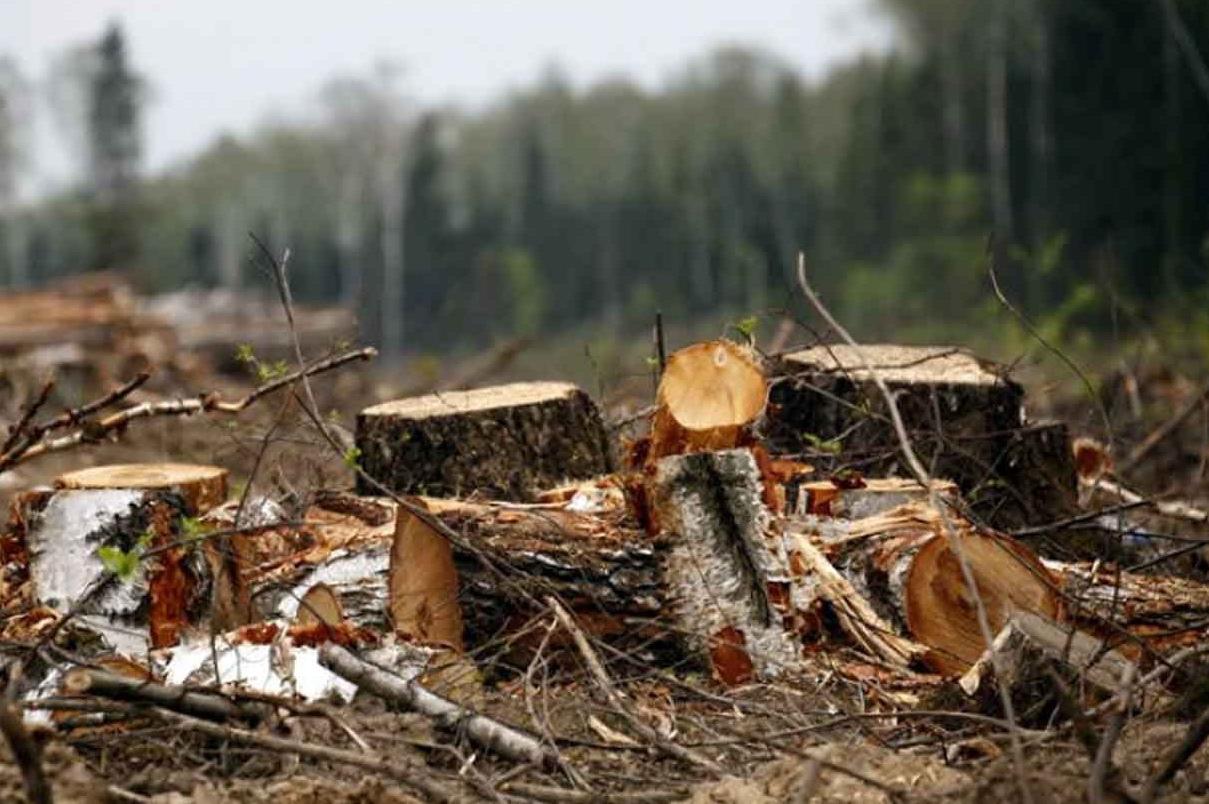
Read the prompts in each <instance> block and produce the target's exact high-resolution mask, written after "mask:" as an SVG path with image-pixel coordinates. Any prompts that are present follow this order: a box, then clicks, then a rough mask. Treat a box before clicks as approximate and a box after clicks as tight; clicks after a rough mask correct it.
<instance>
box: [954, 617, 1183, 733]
mask: <svg viewBox="0 0 1209 804" xmlns="http://www.w3.org/2000/svg"><path fill="white" fill-rule="evenodd" d="M1131 664H1132V662H1131V661H1130V660H1129V659H1128V658H1127V657H1126V656H1125V655H1124V654H1122V653H1120V652H1118V651H1115V650H1112V649H1110V648H1108V646H1107V644H1106V643H1105V641H1104V640H1102V639H1098V638H1096V637H1094V636H1092V635H1091V634H1088V633H1085V632H1083V631H1079V630H1077V629H1076V628H1074V627H1073V626H1071V625H1068V624H1065V623H1058V622H1054V621H1052V620H1048V619H1046V618H1044V617H1039V616H1037V615H1035V614H1030V613H1028V612H1023V611H1018V612H1015V613H1014V614H1013V615H1012V616H1011V618H1009V620H1008V622H1007V624H1006V625H1004V627H1003V630H1002V631H1000V632H999V634H998V636H996V637H995V641H994V643H992V646H991V648H990V649H988V650H987V651H986V652H984V653H983V655H982V656H981V657H979V659H978V661H977V662H975V663H974V664H973V665H972V666H971V667H970V669H969V670H967V671H966V673H965V675H963V676H962V677H961V679H960V680H959V682H958V683H959V685H960V686H961V689H962V690H963V691H964V692H965V694H966V695H968V696H970V697H971V698H973V699H975V701H977V705H978V708H979V709H980V710H981V711H983V712H986V713H987V714H992V715H999V716H1001V715H1003V714H1004V713H1003V703H1002V699H1001V696H1000V691H999V685H1000V684H1002V685H1004V686H1005V687H1006V688H1007V690H1008V691H1009V694H1010V695H1011V699H1012V707H1013V710H1014V711H1015V713H1016V717H1017V718H1018V719H1019V722H1021V723H1022V724H1023V725H1026V726H1044V725H1047V724H1048V722H1049V720H1050V718H1051V717H1052V715H1053V713H1054V712H1055V710H1057V709H1058V708H1059V706H1060V701H1059V700H1058V698H1057V697H1056V695H1055V693H1056V692H1057V690H1056V689H1055V687H1054V682H1053V679H1052V678H1051V677H1050V671H1051V670H1054V671H1057V672H1059V673H1061V674H1062V675H1063V676H1065V677H1066V678H1067V681H1068V685H1069V687H1070V688H1071V689H1072V690H1075V691H1076V692H1078V693H1079V694H1081V696H1082V700H1081V701H1080V704H1081V705H1082V706H1083V707H1084V708H1086V707H1088V706H1090V705H1092V704H1094V703H1096V702H1097V700H1102V699H1103V698H1104V697H1105V696H1106V695H1109V694H1114V693H1117V692H1119V691H1120V688H1121V680H1122V678H1124V677H1125V675H1126V674H1127V673H1128V672H1129V667H1130V665H1131ZM997 672H998V674H997ZM1145 692H1148V693H1149V692H1150V691H1145ZM1153 694H1154V695H1155V697H1156V699H1157V700H1158V701H1165V700H1169V697H1168V696H1166V695H1165V694H1164V693H1162V692H1161V691H1154V692H1153ZM1134 701H1135V702H1138V703H1143V701H1142V699H1141V691H1140V692H1139V693H1137V694H1135V696H1134Z"/></svg>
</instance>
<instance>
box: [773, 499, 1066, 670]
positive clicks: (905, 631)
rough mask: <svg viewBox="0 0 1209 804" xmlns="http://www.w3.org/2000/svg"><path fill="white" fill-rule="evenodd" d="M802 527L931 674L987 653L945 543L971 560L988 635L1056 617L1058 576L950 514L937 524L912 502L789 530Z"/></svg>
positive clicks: (935, 515)
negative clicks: (1027, 617)
mask: <svg viewBox="0 0 1209 804" xmlns="http://www.w3.org/2000/svg"><path fill="white" fill-rule="evenodd" d="M946 521H947V525H946ZM803 526H805V527H806V528H807V529H808V531H810V530H811V529H812V532H808V535H809V536H811V537H812V538H813V539H814V540H815V541H816V542H818V543H819V544H820V545H821V546H822V549H823V550H824V552H825V553H829V554H830V555H831V557H832V560H833V562H834V563H835V565H836V566H837V568H839V569H840V570H841V571H842V572H843V573H844V575H845V577H847V578H848V579H849V580H850V581H851V582H852V584H853V586H854V588H855V589H856V590H857V591H858V592H859V593H860V594H861V595H862V596H863V597H864V599H866V600H868V601H869V602H870V603H871V604H872V605H873V607H874V609H875V610H876V611H877V612H878V614H879V615H880V616H881V617H882V619H883V620H885V621H886V622H888V623H891V624H893V625H894V627H895V630H896V632H897V633H898V634H899V635H901V636H906V637H909V638H910V639H912V640H914V641H915V642H919V643H921V644H923V645H925V646H926V647H927V648H928V649H929V650H928V653H927V655H926V656H925V657H924V661H925V662H926V664H927V665H928V666H929V667H931V668H932V669H934V670H935V671H937V672H940V673H944V674H958V673H963V672H965V670H966V669H968V668H969V666H970V665H971V664H972V663H973V662H975V661H976V660H977V659H978V657H979V656H980V655H982V653H983V651H984V650H985V649H986V647H987V642H986V639H985V638H984V635H983V633H982V630H981V628H980V627H979V623H978V618H977V609H976V607H975V603H974V600H973V598H972V597H971V595H970V591H969V589H968V587H967V585H966V582H965V577H964V575H963V573H962V568H961V564H960V562H959V560H958V557H957V555H956V554H955V553H954V552H953V550H952V549H951V548H950V538H952V539H955V540H957V542H958V543H959V544H960V548H961V552H962V554H963V555H964V557H965V560H966V561H967V562H968V563H969V566H970V570H971V572H972V574H973V577H974V580H975V585H976V587H977V589H978V592H979V595H980V597H981V599H982V602H983V605H984V606H985V609H986V614H987V619H988V620H989V622H990V626H991V629H992V632H993V633H998V631H999V630H1000V629H1001V628H1002V627H1003V625H1004V623H1006V622H1007V619H1008V617H1009V616H1010V615H1011V614H1012V613H1013V612H1015V611H1027V612H1033V613H1036V614H1040V615H1042V616H1045V617H1049V618H1051V619H1055V618H1057V617H1058V615H1059V612H1060V609H1061V606H1060V597H1059V595H1058V593H1057V591H1056V590H1057V588H1058V586H1057V579H1056V578H1054V577H1053V576H1052V575H1051V574H1050V572H1049V571H1048V570H1047V569H1046V568H1045V566H1044V565H1043V564H1042V563H1041V561H1040V560H1039V559H1037V558H1036V557H1035V556H1034V555H1033V554H1032V553H1031V552H1030V551H1029V550H1028V549H1027V548H1026V547H1024V546H1023V545H1021V544H1020V543H1018V542H1016V541H1015V540H1013V539H1010V538H1008V537H1006V536H1002V535H1000V534H996V533H991V532H986V531H980V530H977V529H975V528H974V527H973V526H972V525H971V524H970V523H969V522H967V521H965V520H963V519H961V518H960V517H958V516H957V515H956V514H955V513H953V512H946V513H945V514H944V515H943V518H942V515H941V513H940V512H938V511H936V510H935V509H932V508H929V507H928V506H925V505H922V504H909V505H905V506H902V507H901V508H897V509H894V510H892V511H888V512H885V513H883V514H880V515H878V516H875V517H872V518H870V519H867V520H857V521H854V522H846V521H843V520H828V519H821V518H817V519H815V520H813V522H812V521H810V518H809V517H807V518H804V519H803V520H802V521H801V522H800V523H798V524H795V526H794V527H803Z"/></svg>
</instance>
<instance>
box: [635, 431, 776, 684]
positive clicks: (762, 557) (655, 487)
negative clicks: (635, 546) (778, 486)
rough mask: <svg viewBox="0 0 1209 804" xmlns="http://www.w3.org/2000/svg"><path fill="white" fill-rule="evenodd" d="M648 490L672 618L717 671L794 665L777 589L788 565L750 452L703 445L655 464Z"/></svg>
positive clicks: (762, 672) (746, 673) (735, 675)
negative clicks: (662, 545)
mask: <svg viewBox="0 0 1209 804" xmlns="http://www.w3.org/2000/svg"><path fill="white" fill-rule="evenodd" d="M648 497H649V499H650V501H651V505H652V509H653V511H654V519H655V521H656V522H657V523H658V527H659V529H660V531H661V532H662V533H664V534H665V535H666V536H667V538H668V549H667V553H666V555H665V557H664V560H663V565H664V571H663V576H664V584H665V586H666V587H667V590H668V595H669V596H670V598H671V601H672V605H671V610H670V611H669V612H668V615H669V616H670V617H671V619H672V621H673V622H674V623H675V624H676V626H677V628H678V630H679V632H680V634H681V638H682V640H683V641H684V642H685V644H686V646H687V647H688V649H689V651H690V652H691V653H693V654H695V655H698V656H702V657H708V660H709V664H710V666H711V668H712V670H713V672H714V674H715V675H716V676H717V677H718V678H719V679H720V680H722V681H723V682H725V683H728V684H738V683H742V682H745V681H748V680H751V679H752V678H754V677H760V678H769V677H775V676H777V675H779V674H780V673H781V672H782V671H783V670H785V669H787V668H792V667H794V666H796V664H797V662H798V657H799V650H800V645H798V644H796V643H795V641H794V640H793V639H791V638H790V636H789V635H788V633H787V632H786V631H785V629H784V627H783V625H782V617H781V613H780V611H779V609H778V607H777V606H776V605H775V602H774V599H773V593H772V591H771V589H772V588H775V587H773V586H772V584H774V583H778V582H779V581H781V580H783V579H782V574H781V572H780V570H781V569H782V568H783V567H784V565H785V562H784V561H783V560H781V559H780V558H779V556H778V544H777V541H776V540H775V539H772V538H770V536H771V534H770V532H769V529H770V526H771V516H770V514H769V512H768V510H767V508H765V506H764V501H763V489H762V486H761V480H760V470H759V468H758V466H757V465H756V460H755V457H754V456H753V455H752V453H751V451H750V450H742V449H738V450H726V451H723V452H699V453H694V454H691V455H677V456H671V457H668V458H664V459H662V460H661V461H659V463H658V464H656V468H655V475H654V477H653V478H652V479H651V481H650V484H649V491H648Z"/></svg>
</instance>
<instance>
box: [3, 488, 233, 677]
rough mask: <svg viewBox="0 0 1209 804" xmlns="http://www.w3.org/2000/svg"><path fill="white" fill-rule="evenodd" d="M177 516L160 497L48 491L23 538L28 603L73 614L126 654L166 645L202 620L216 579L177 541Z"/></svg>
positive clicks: (172, 499) (175, 505)
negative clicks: (72, 612) (24, 540)
mask: <svg viewBox="0 0 1209 804" xmlns="http://www.w3.org/2000/svg"><path fill="white" fill-rule="evenodd" d="M183 514H184V512H183V510H182V508H181V503H180V497H178V496H176V495H172V494H165V493H163V492H149V491H138V490H70V491H60V492H56V493H55V494H53V495H52V496H51V497H50V498H49V500H47V502H46V504H45V507H44V508H43V509H42V510H41V511H40V512H38V513H37V515H36V516H35V518H34V520H33V521H32V522H31V523H30V525H29V529H28V531H27V533H26V550H27V551H28V555H29V574H30V580H31V594H32V597H33V600H34V601H35V602H36V603H38V604H40V605H45V606H47V607H49V608H51V609H53V610H54V611H57V612H59V613H60V614H66V613H67V612H69V611H72V610H74V609H76V608H79V619H80V620H81V623H82V624H83V625H86V626H87V627H88V628H91V629H93V630H96V631H98V632H100V633H101V634H102V635H103V636H104V637H105V638H106V640H107V641H108V642H109V644H110V645H111V646H112V647H113V648H116V649H117V650H119V651H121V652H124V653H127V654H130V655H142V654H143V653H145V652H146V650H147V647H148V644H150V646H151V647H155V648H159V647H166V646H168V645H173V644H175V643H176V642H177V641H178V640H179V638H180V637H181V635H182V633H183V632H184V631H185V630H186V629H188V628H190V627H193V626H197V625H199V624H200V623H201V622H202V621H203V620H205V619H206V615H207V613H208V610H209V600H210V597H209V593H210V589H211V584H212V583H214V582H215V580H216V579H215V578H214V576H213V574H212V571H211V564H210V562H209V561H207V560H206V558H205V557H204V556H203V551H201V550H198V549H195V547H194V546H192V545H187V544H178V543H177V542H179V541H180V534H181V529H180V518H181V517H182V516H183ZM153 551H154V556H153V557H149V556H148V554H149V553H152V552H153ZM107 564H108V565H109V566H106V565H107ZM111 569H112V570H114V575H116V576H118V577H110V570H111ZM107 578H108V580H106V579H107Z"/></svg>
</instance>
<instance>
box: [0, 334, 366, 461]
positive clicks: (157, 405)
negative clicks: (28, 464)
mask: <svg viewBox="0 0 1209 804" xmlns="http://www.w3.org/2000/svg"><path fill="white" fill-rule="evenodd" d="M377 354H378V352H377V350H376V349H373V348H371V347H366V348H364V349H357V350H354V351H351V352H345V353H344V354H340V355H336V356H334V357H329V358H327V359H326V360H320V361H318V362H317V363H313V364H311V365H309V366H304V367H302V368H300V369H298V370H297V371H294V372H292V373H290V374H287V375H285V376H283V377H279V378H277V379H275V380H272V381H271V382H267V383H265V384H264V385H261V386H259V387H258V388H256V389H255V390H253V391H252V392H251V393H249V394H248V395H247V396H244V397H242V398H240V399H237V400H233V401H225V400H223V399H222V397H220V396H219V395H218V394H204V395H201V396H198V397H196V398H192V399H172V400H167V401H163V402H144V403H142V404H140V405H134V406H133V407H129V408H125V409H124V410H120V411H118V412H116V413H111V414H110V415H108V416H106V417H104V418H102V419H100V420H99V421H96V422H92V423H89V424H88V425H87V426H85V427H82V428H81V429H79V430H77V431H75V432H73V433H71V434H69V435H65V436H62V437H60V438H55V439H50V440H48V441H39V442H38V443H36V444H35V443H29V442H30V439H26V440H25V441H24V442H23V443H22V445H20V446H17V447H14V448H13V449H12V450H10V451H9V452H7V453H5V454H4V455H0V472H3V471H4V470H6V469H9V468H10V467H12V466H14V465H16V464H19V463H24V462H25V461H29V460H33V459H34V458H37V457H39V456H41V455H45V454H47V453H49V452H60V451H62V450H65V449H70V448H72V447H75V446H77V445H79V444H83V443H89V442H95V441H100V440H102V439H103V438H105V437H106V436H108V435H109V434H110V433H114V432H118V431H121V430H122V429H124V428H125V427H126V426H127V425H128V424H129V423H130V422H132V421H135V420H136V419H146V418H151V417H153V416H192V415H194V414H197V413H227V414H236V413H241V412H243V411H244V410H246V409H247V408H248V407H249V406H250V405H252V404H253V403H255V402H256V401H257V400H259V399H260V398H261V397H264V396H267V395H269V394H272V393H274V392H276V391H279V390H281V389H282V388H285V387H287V386H290V385H293V384H294V383H297V382H299V381H302V382H303V383H304V384H305V383H306V380H307V378H308V377H311V376H314V375H316V374H322V373H324V372H327V371H331V370H332V369H335V368H339V367H340V366H343V365H345V364H346V363H351V362H353V361H355V360H370V359H372V358H374V357H375V356H376V355H377ZM140 378H141V379H140ZM140 378H136V379H135V380H132V381H131V382H130V383H127V385H126V386H124V387H123V388H121V389H118V391H115V392H113V393H111V394H109V395H108V396H106V397H105V398H103V399H100V400H97V401H95V402H92V403H90V404H89V405H86V406H84V407H82V408H79V409H76V410H73V411H68V413H66V414H64V415H63V416H62V417H60V418H59V419H56V420H55V421H54V422H51V423H50V424H49V425H47V426H46V427H44V428H38V427H35V428H34V430H35V431H37V432H38V436H39V437H40V436H41V435H42V434H44V433H45V432H47V431H49V430H51V429H57V428H59V427H62V426H66V424H65V423H61V422H70V421H71V420H75V421H79V420H80V419H82V418H83V417H84V416H85V415H87V413H89V412H92V411H94V410H99V409H103V408H104V407H107V406H109V405H112V404H113V403H115V402H117V401H120V399H122V398H123V397H124V396H125V395H128V394H129V392H130V391H132V390H133V389H134V388H137V387H138V385H141V384H142V382H145V381H146V379H147V378H146V376H144V375H140ZM123 391H124V392H125V393H122V394H121V395H119V392H123Z"/></svg>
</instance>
